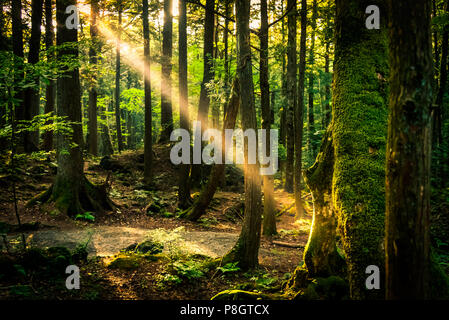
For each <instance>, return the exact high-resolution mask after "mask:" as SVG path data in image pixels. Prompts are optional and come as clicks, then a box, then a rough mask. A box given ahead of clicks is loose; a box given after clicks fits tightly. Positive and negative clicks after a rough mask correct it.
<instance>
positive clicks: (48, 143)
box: [43, 0, 56, 151]
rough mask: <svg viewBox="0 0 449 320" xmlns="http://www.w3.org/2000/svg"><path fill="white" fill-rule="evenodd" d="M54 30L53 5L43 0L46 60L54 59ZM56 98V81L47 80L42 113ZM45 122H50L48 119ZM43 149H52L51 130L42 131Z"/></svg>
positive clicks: (53, 109) (53, 105) (53, 104)
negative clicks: (52, 48)
mask: <svg viewBox="0 0 449 320" xmlns="http://www.w3.org/2000/svg"><path fill="white" fill-rule="evenodd" d="M54 42H55V32H54V26H53V7H52V0H45V49H46V50H47V61H48V62H51V61H52V60H53V59H54V54H53V53H52V52H50V51H49V50H50V48H51V47H52V46H54ZM55 99H56V81H55V80H49V84H48V85H47V87H46V90H45V108H44V113H46V114H48V113H50V112H54V111H55ZM47 124H51V122H50V121H49V122H48V123H47ZM43 150H45V151H50V150H53V132H52V131H46V132H44V133H43Z"/></svg>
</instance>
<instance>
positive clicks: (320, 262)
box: [303, 0, 344, 277]
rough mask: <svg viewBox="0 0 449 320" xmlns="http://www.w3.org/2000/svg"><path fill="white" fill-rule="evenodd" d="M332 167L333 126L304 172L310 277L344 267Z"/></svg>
mask: <svg viewBox="0 0 449 320" xmlns="http://www.w3.org/2000/svg"><path fill="white" fill-rule="evenodd" d="M303 1H305V0H303ZM333 167H334V148H333V144H332V126H330V127H328V129H327V130H326V132H325V134H324V136H323V140H322V142H321V147H320V151H319V153H318V156H317V159H316V161H315V163H314V165H313V166H312V167H310V168H309V169H307V170H305V172H304V179H305V181H306V183H307V185H308V187H309V188H310V190H311V192H312V198H313V220H312V221H313V223H312V227H311V229H310V235H309V240H308V241H307V245H306V248H305V249H304V262H305V265H306V268H307V272H308V275H309V277H328V276H331V275H334V274H338V273H339V272H340V271H341V268H342V266H344V260H343V258H342V257H341V256H340V254H339V253H338V251H337V246H336V229H337V218H336V216H335V212H334V209H333V206H332V174H333V170H332V168H333Z"/></svg>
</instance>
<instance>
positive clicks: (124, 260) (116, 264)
mask: <svg viewBox="0 0 449 320" xmlns="http://www.w3.org/2000/svg"><path fill="white" fill-rule="evenodd" d="M139 265H140V261H139V258H138V257H137V256H134V255H130V256H125V255H119V256H117V257H116V258H115V259H114V260H112V261H111V263H109V265H108V268H109V269H120V270H127V271H129V270H135V269H137V268H138V267H139Z"/></svg>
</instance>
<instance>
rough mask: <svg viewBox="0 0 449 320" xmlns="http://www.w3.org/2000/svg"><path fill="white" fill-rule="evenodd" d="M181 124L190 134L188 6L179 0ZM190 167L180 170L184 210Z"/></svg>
mask: <svg viewBox="0 0 449 320" xmlns="http://www.w3.org/2000/svg"><path fill="white" fill-rule="evenodd" d="M178 3H179V5H178V8H179V118H180V119H179V122H180V127H181V129H185V130H188V131H189V132H190V116H189V98H188V79H187V6H186V0H179V2H178ZM189 174H190V165H188V164H181V165H180V168H179V180H178V181H179V189H178V206H179V207H180V208H182V209H184V208H187V207H188V206H189V205H190V204H191V201H192V199H191V197H190V182H189Z"/></svg>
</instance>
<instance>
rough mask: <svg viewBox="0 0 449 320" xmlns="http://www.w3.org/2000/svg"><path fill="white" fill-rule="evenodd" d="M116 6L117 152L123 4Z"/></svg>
mask: <svg viewBox="0 0 449 320" xmlns="http://www.w3.org/2000/svg"><path fill="white" fill-rule="evenodd" d="M116 8H117V11H118V24H117V44H116V46H117V47H116V56H115V127H116V129H115V130H116V131H117V146H118V152H119V153H120V152H122V150H123V137H122V123H121V110H120V42H121V32H122V31H121V29H122V12H123V4H122V3H121V2H120V1H117V3H116Z"/></svg>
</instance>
